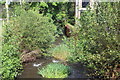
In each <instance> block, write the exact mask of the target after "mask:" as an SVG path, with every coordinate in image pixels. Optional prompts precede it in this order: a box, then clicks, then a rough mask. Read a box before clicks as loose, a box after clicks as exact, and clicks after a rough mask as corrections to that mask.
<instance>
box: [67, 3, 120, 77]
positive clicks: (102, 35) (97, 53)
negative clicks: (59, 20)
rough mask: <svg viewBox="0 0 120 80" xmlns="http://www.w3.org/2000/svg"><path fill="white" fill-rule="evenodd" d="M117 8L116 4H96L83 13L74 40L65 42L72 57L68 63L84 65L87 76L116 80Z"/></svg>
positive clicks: (119, 58) (119, 46)
mask: <svg viewBox="0 0 120 80" xmlns="http://www.w3.org/2000/svg"><path fill="white" fill-rule="evenodd" d="M119 7H120V5H119V2H118V3H98V5H97V6H95V9H94V10H90V9H88V10H87V11H85V12H83V13H82V14H81V18H80V26H79V29H78V31H79V32H78V33H77V34H78V36H76V38H75V37H74V36H73V37H71V38H69V40H68V42H69V43H67V44H69V45H70V47H71V49H73V55H74V56H72V57H71V60H72V61H77V62H82V63H83V64H85V65H87V67H89V69H90V74H89V75H91V76H97V77H104V78H117V77H118V75H119V71H118V68H119V67H120V65H119V64H120V62H119V61H120V54H119V53H120V51H119V50H120V39H119V37H120V27H119V26H120V24H119V22H120V17H119V12H120V10H119ZM91 69H93V70H92V71H91Z"/></svg>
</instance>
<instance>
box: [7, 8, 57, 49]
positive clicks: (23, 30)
mask: <svg viewBox="0 0 120 80" xmlns="http://www.w3.org/2000/svg"><path fill="white" fill-rule="evenodd" d="M18 10H19V12H21V13H19V14H18V13H16V14H17V16H16V17H12V18H11V20H10V25H9V27H10V28H11V33H10V34H11V35H14V36H19V37H18V39H17V40H18V41H19V43H20V47H21V48H22V49H29V50H31V49H34V48H41V49H47V48H49V47H50V45H51V43H52V42H53V41H54V40H55V36H54V35H55V32H56V26H55V25H54V24H53V21H52V20H51V19H50V18H48V17H45V16H43V15H42V14H39V13H38V12H37V11H33V10H28V11H25V10H24V9H21V8H17V9H16V10H15V12H17V11H18Z"/></svg>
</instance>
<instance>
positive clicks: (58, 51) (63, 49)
mask: <svg viewBox="0 0 120 80" xmlns="http://www.w3.org/2000/svg"><path fill="white" fill-rule="evenodd" d="M50 53H52V56H53V57H55V58H57V59H60V60H68V58H69V57H70V49H69V48H68V46H67V45H65V44H60V45H58V46H56V47H54V48H52V50H51V51H50Z"/></svg>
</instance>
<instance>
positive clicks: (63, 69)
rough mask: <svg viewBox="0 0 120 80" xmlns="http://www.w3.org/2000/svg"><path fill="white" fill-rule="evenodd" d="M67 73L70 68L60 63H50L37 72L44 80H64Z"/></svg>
mask: <svg viewBox="0 0 120 80" xmlns="http://www.w3.org/2000/svg"><path fill="white" fill-rule="evenodd" d="M69 73H70V67H68V66H65V65H63V64H60V63H50V64H48V65H47V66H45V67H43V68H42V69H39V72H38V74H41V75H42V76H43V77H45V78H66V77H67V76H68V75H69Z"/></svg>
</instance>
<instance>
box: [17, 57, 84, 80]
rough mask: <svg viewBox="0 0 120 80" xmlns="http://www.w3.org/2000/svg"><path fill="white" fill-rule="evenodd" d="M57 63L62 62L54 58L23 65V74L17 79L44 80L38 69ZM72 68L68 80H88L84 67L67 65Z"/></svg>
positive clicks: (73, 64) (74, 64) (41, 59)
mask: <svg viewBox="0 0 120 80" xmlns="http://www.w3.org/2000/svg"><path fill="white" fill-rule="evenodd" d="M51 62H53V63H57V62H60V61H59V60H56V59H54V58H49V57H48V58H44V57H43V58H39V59H37V60H36V61H35V62H30V63H24V64H23V72H22V73H21V75H19V76H17V79H16V80H18V79H23V78H43V77H42V76H41V75H39V74H38V67H39V68H42V67H44V66H45V65H47V64H49V63H51ZM66 64H67V65H68V66H70V68H71V69H70V72H71V74H70V75H69V76H68V77H67V78H86V71H85V70H86V69H85V68H84V66H82V65H80V64H79V63H66Z"/></svg>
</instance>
